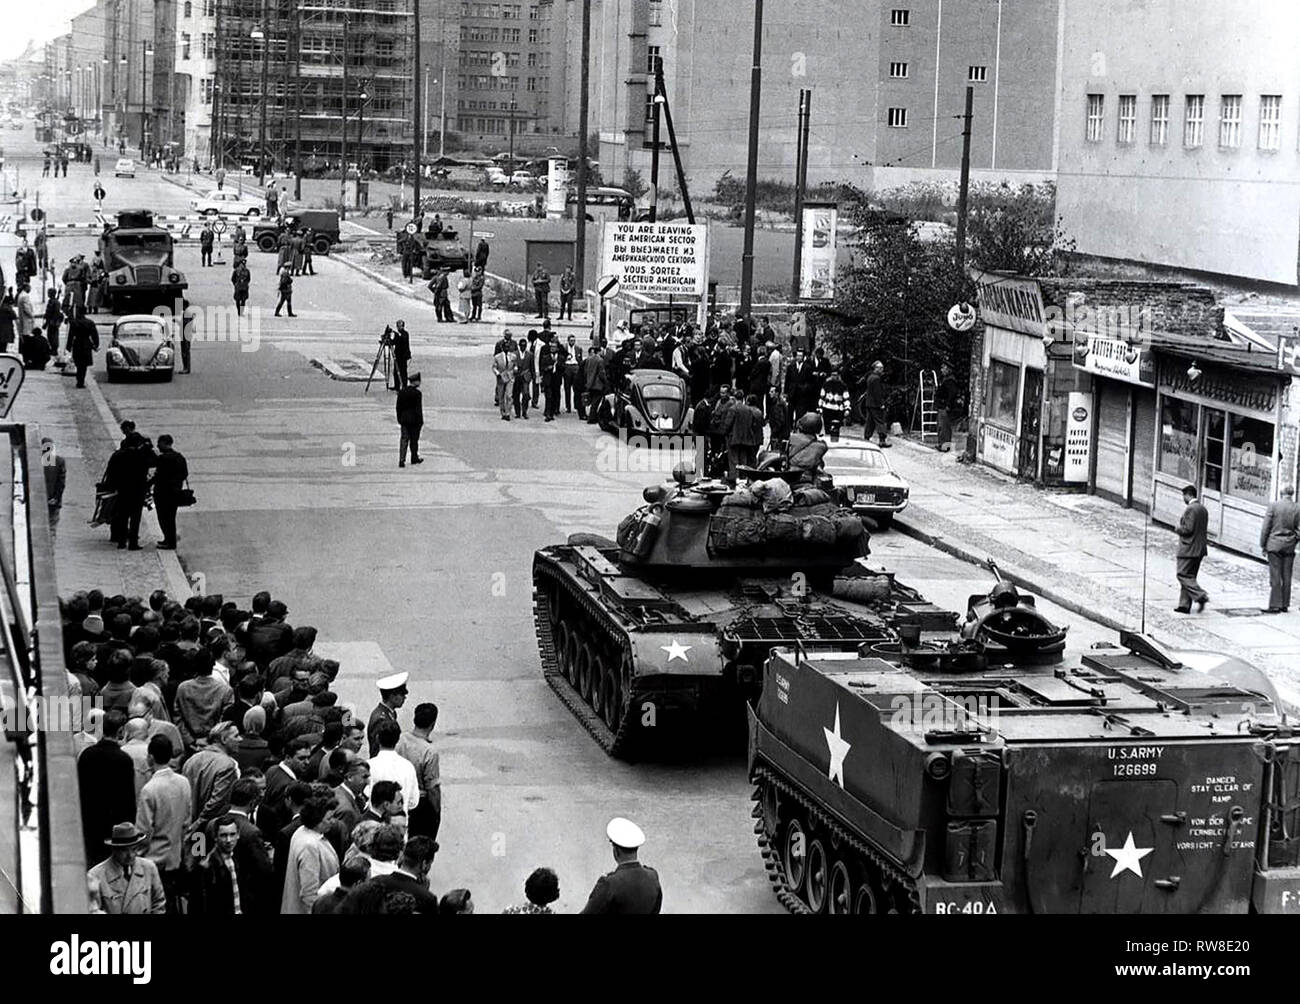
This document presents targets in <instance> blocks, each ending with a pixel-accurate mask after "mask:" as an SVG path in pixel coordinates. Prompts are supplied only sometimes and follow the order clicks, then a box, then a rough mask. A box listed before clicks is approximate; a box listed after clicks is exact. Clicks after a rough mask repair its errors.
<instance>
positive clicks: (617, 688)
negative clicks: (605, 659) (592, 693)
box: [596, 666, 623, 732]
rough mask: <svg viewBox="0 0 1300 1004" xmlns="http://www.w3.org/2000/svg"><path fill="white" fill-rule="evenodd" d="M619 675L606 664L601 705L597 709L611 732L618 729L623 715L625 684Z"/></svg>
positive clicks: (601, 690) (600, 688) (601, 678)
mask: <svg viewBox="0 0 1300 1004" xmlns="http://www.w3.org/2000/svg"><path fill="white" fill-rule="evenodd" d="M619 675H620V674H617V673H615V672H614V670H613V668H612V667H611V666H606V667H605V672H604V673H602V674H601V677H600V686H599V690H600V707H598V708H596V711H597V712H598V713H599V714H600V715H601V716H602V717H603V718H604V719H605V724H606V725H608V726H609V729H610V731H611V732H617V731H618V722H619V719H620V718H621V717H622V715H623V686H622V684H621V683H620V681H619Z"/></svg>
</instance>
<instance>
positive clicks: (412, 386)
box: [397, 373, 424, 467]
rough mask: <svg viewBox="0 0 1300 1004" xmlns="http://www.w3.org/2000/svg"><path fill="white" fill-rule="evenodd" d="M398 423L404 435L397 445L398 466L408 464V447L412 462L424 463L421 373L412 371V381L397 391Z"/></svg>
mask: <svg viewBox="0 0 1300 1004" xmlns="http://www.w3.org/2000/svg"><path fill="white" fill-rule="evenodd" d="M397 424H398V425H400V426H401V428H402V436H401V440H400V441H399V444H398V447H397V466H398V467H405V466H406V448H407V446H410V448H411V464H412V466H414V465H415V464H422V463H424V458H423V457H421V456H420V429H422V428H423V427H424V395H423V394H421V393H420V374H419V373H412V374H411V376H410V381H409V382H408V383H407V385H406V386H405V387H403V388H402V389H401V390H399V391H398V392H397Z"/></svg>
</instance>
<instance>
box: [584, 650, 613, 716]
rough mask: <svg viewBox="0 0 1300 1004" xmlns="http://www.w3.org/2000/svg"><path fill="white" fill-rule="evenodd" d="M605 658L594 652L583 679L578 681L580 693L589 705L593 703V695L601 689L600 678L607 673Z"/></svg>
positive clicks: (588, 661)
mask: <svg viewBox="0 0 1300 1004" xmlns="http://www.w3.org/2000/svg"><path fill="white" fill-rule="evenodd" d="M605 662H606V660H605V657H604V656H601V655H596V654H595V653H594V652H593V653H592V656H591V658H590V659H589V660H587V665H586V667H585V672H583V674H582V677H581V679H579V680H578V693H579V694H581V695H582V699H583V700H584V701H586V702H587V703H588V704H591V703H592V695H593V694H594V692H595V691H596V690H597V689H598V688H599V687H600V678H601V677H602V676H603V675H604V673H605Z"/></svg>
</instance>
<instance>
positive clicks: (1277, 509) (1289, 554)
mask: <svg viewBox="0 0 1300 1004" xmlns="http://www.w3.org/2000/svg"><path fill="white" fill-rule="evenodd" d="M1278 494H1279V495H1280V496H1281V497H1280V498H1279V499H1278V500H1277V501H1276V502H1274V503H1272V504H1271V505H1270V506H1269V507H1268V511H1267V512H1266V513H1265V514H1264V524H1263V525H1262V526H1261V527H1260V528H1259V547H1260V550H1262V551H1263V552H1264V556H1265V557H1266V558H1267V559H1268V609H1267V610H1265V611H1264V613H1266V614H1284V613H1286V612H1287V610H1288V609H1289V608H1290V606H1291V571H1292V568H1293V566H1294V565H1295V548H1296V542H1297V541H1300V505H1296V501H1295V489H1294V488H1292V487H1291V486H1290V485H1287V486H1285V487H1284V488H1283V489H1282V490H1281V491H1280V492H1278Z"/></svg>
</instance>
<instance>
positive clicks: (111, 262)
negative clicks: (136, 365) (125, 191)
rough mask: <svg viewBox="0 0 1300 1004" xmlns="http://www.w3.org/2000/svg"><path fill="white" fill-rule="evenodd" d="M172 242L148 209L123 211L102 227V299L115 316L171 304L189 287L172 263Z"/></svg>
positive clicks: (100, 243) (100, 248) (100, 242)
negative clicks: (150, 306) (106, 275)
mask: <svg viewBox="0 0 1300 1004" xmlns="http://www.w3.org/2000/svg"><path fill="white" fill-rule="evenodd" d="M174 246H175V242H174V241H173V239H172V235H171V234H170V233H169V232H168V231H166V230H165V229H163V228H162V227H158V226H154V221H153V213H152V212H151V211H149V210H148V209H124V210H122V211H121V212H120V213H118V214H117V222H116V223H114V224H110V225H108V226H106V227H104V232H103V233H102V234H101V235H100V237H99V253H100V256H101V257H102V258H103V261H104V269H105V271H106V272H107V273H108V278H107V280H106V283H105V287H104V288H105V300H106V304H107V306H108V309H109V310H110V311H111V312H112V313H114V314H121V313H127V312H129V311H130V310H131V309H137V310H139V309H143V308H145V307H147V306H148V305H150V304H153V305H154V306H157V305H159V304H167V305H169V306H170V305H172V304H173V303H174V302H175V301H176V300H178V299H179V298H180V296H181V294H182V293H184V291H185V289H186V288H187V286H188V285H189V284H188V283H187V282H186V281H185V275H184V273H183V272H181V271H180V270H179V269H177V268H176V267H175V265H174V263H173V261H172V255H173V251H174Z"/></svg>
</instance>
